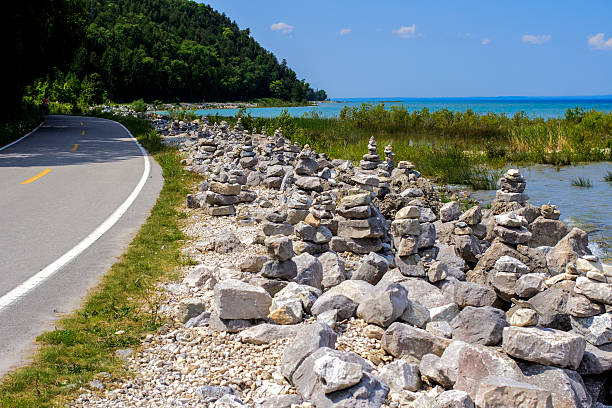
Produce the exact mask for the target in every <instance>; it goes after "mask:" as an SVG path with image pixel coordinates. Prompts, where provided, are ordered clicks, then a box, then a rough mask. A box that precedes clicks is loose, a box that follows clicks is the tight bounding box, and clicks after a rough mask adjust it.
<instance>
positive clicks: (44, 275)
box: [0, 122, 151, 311]
mask: <svg viewBox="0 0 612 408" xmlns="http://www.w3.org/2000/svg"><path fill="white" fill-rule="evenodd" d="M115 123H117V124H118V125H119V126H121V127H122V128H123V130H125V131H126V132H127V134H128V135H129V136H130V137H131V138H132V139H133V140H134V142H135V143H136V145H137V146H138V148H139V149H140V152H141V153H142V156H143V159H144V165H145V168H144V171H143V172H142V176H141V177H140V181H139V182H138V184H137V185H136V188H134V190H133V191H132V192H131V193H130V195H129V196H128V198H127V199H126V200H125V201H124V202H123V203H122V204H121V205H120V206H119V207H118V208H117V209H116V210H115V211H114V212H113V213H112V214H111V215H110V216H109V217H108V218H107V219H106V220H104V222H103V223H102V224H100V225H99V226H98V227H97V228H96V229H95V230H94V231H93V232H92V233H91V234H89V235H88V236H87V237H85V239H83V240H82V241H81V242H79V243H78V244H77V245H76V246H75V247H74V248H72V249H70V250H69V251H68V252H66V253H65V254H64V255H62V256H61V257H60V258H58V259H57V260H56V261H54V262H53V263H51V264H50V265H48V266H47V267H45V268H44V269H43V270H41V271H40V272H38V273H37V274H36V275H34V276H32V277H30V278H29V279H28V280H26V281H25V282H23V283H22V284H20V285H19V286H17V287H16V288H14V289H12V290H11V291H10V292H8V293H7V294H5V295H4V296H2V297H0V311H1V310H2V309H4V308H5V307H7V306H9V305H10V304H12V303H14V302H15V301H17V300H19V299H20V298H22V297H23V296H25V295H26V294H27V293H28V292H30V291H31V290H32V289H34V288H35V287H37V286H38V285H40V284H41V283H42V282H44V281H45V280H47V279H49V278H50V277H51V276H52V275H53V274H55V273H56V272H57V271H59V270H60V269H61V268H62V267H63V266H64V265H66V264H67V263H68V262H70V261H72V260H73V259H74V258H76V257H77V256H79V255H80V254H81V253H82V252H83V251H85V250H86V249H87V248H89V247H90V246H91V245H92V244H93V243H94V242H96V241H97V240H98V238H100V237H101V236H102V235H103V234H104V233H105V232H106V231H108V230H109V229H110V228H111V227H112V226H113V225H115V223H117V221H119V219H120V218H121V217H122V216H123V214H125V212H126V211H127V209H128V208H129V207H130V205H132V203H133V202H134V201H135V200H136V198H137V197H138V194H140V191H141V190H142V188H143V187H144V185H145V183H146V182H147V179H148V178H149V173H150V170H151V163H150V161H149V154H148V153H147V151H146V150H145V149H144V148H143V147H142V145H141V144H140V143H139V142H138V140H136V138H135V137H134V136H133V135H132V134H131V133H130V131H129V130H127V128H126V127H125V126H123V125H122V124H121V123H119V122H115ZM26 136H27V135H26ZM24 137H25V136H24ZM20 140H21V139H20ZM18 141H19V140H18ZM18 141H17V142H18ZM17 142H14V143H17Z"/></svg>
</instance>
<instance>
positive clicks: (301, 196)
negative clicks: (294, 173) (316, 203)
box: [287, 190, 312, 225]
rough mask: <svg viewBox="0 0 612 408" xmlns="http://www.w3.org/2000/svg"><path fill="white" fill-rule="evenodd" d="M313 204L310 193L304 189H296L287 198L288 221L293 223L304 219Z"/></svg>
mask: <svg viewBox="0 0 612 408" xmlns="http://www.w3.org/2000/svg"><path fill="white" fill-rule="evenodd" d="M311 206H312V199H311V198H310V194H308V193H306V192H305V191H302V190H295V191H294V192H293V193H292V194H291V196H290V197H289V200H287V207H288V209H287V221H288V222H289V223H291V224H292V225H295V224H297V223H299V222H300V221H304V220H305V219H306V217H307V216H308V214H309V211H308V210H309V209H310V207H311Z"/></svg>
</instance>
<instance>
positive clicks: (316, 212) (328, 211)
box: [295, 193, 336, 255]
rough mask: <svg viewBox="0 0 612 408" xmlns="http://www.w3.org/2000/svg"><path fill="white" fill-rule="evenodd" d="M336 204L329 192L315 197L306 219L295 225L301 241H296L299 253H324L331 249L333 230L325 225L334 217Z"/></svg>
mask: <svg viewBox="0 0 612 408" xmlns="http://www.w3.org/2000/svg"><path fill="white" fill-rule="evenodd" d="M335 208H336V205H335V203H334V199H333V197H332V196H331V194H329V193H323V194H321V195H319V196H317V197H316V198H315V199H314V202H313V205H312V206H311V207H310V208H309V210H308V211H309V214H308V215H307V216H306V218H305V219H304V221H300V222H299V223H297V224H296V226H295V234H296V236H297V237H298V238H300V239H301V241H297V242H296V243H295V249H296V252H297V253H298V254H303V253H305V252H306V253H309V254H311V255H317V254H322V253H323V252H327V251H328V250H329V242H330V241H331V239H332V231H331V230H330V228H328V227H327V226H325V225H328V226H329V225H330V224H331V223H332V220H333V217H334V210H335Z"/></svg>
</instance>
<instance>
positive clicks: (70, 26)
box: [0, 0, 86, 115]
mask: <svg viewBox="0 0 612 408" xmlns="http://www.w3.org/2000/svg"><path fill="white" fill-rule="evenodd" d="M2 19H4V21H3V22H2V27H3V29H4V30H5V31H6V32H5V33H3V34H4V35H3V38H4V39H5V45H4V47H3V55H4V57H5V58H6V59H7V60H8V61H10V63H7V64H4V75H5V77H6V78H8V81H6V82H7V83H6V84H5V87H4V89H3V96H2V104H3V109H2V113H0V115H2V114H5V115H10V113H11V112H13V111H15V110H16V109H18V108H19V107H20V105H21V103H20V101H21V98H22V96H23V93H24V91H25V88H26V86H27V85H29V84H31V83H32V82H33V81H34V80H35V79H36V78H37V77H40V76H44V75H46V74H48V73H50V72H51V71H52V70H53V68H55V67H59V68H67V67H68V65H69V64H70V62H71V61H72V58H73V56H74V53H75V51H76V50H77V48H78V47H79V45H80V44H81V43H82V40H83V36H84V30H85V27H86V14H85V7H84V1H83V0H28V1H17V2H11V4H10V6H9V7H7V8H6V10H5V12H4V13H3V14H2Z"/></svg>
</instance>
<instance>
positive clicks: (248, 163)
mask: <svg viewBox="0 0 612 408" xmlns="http://www.w3.org/2000/svg"><path fill="white" fill-rule="evenodd" d="M256 165H257V157H256V153H255V151H254V150H253V139H252V138H251V137H250V136H249V135H247V136H246V137H245V140H244V144H243V145H242V148H241V152H240V166H241V167H242V168H243V169H252V168H253V167H255V166H256Z"/></svg>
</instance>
